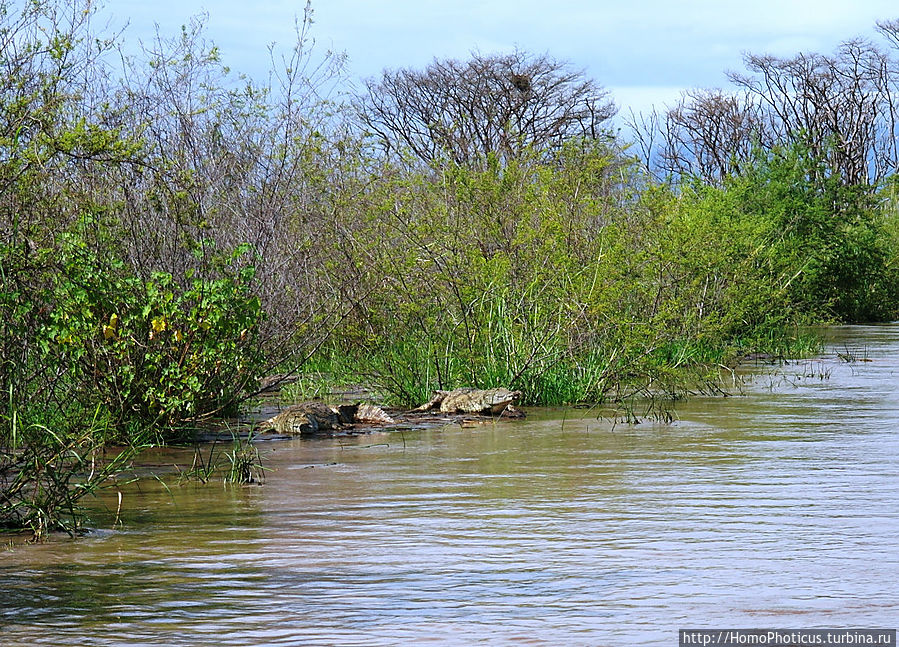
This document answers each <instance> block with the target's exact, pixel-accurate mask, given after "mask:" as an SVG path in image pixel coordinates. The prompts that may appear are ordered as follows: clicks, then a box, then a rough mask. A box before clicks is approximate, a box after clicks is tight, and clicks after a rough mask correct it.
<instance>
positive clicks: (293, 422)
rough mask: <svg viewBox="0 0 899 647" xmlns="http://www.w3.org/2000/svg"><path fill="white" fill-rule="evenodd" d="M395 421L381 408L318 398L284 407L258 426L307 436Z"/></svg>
mask: <svg viewBox="0 0 899 647" xmlns="http://www.w3.org/2000/svg"><path fill="white" fill-rule="evenodd" d="M393 422H394V420H393V418H391V417H390V416H388V415H387V414H386V413H384V410H383V409H381V407H377V406H375V405H373V404H366V403H361V404H360V403H356V404H340V405H336V406H332V405H329V404H325V403H324V402H320V401H311V402H301V403H300V404H295V405H293V406H290V407H287V408H286V409H284V411H282V412H281V413H279V414H278V415H277V416H275V417H273V418H269V419H268V420H266V421H265V422H263V423H262V425H261V428H263V429H272V430H274V431H276V432H278V433H279V434H292V435H300V436H306V435H311V434H318V433H325V432H330V431H338V430H340V429H343V428H344V427H346V426H348V425H354V424H359V423H361V424H391V423H393Z"/></svg>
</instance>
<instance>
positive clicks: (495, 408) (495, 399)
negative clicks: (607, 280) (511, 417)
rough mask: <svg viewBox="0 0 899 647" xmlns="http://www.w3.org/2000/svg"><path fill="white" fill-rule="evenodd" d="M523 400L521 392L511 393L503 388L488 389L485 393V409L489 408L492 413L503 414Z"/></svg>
mask: <svg viewBox="0 0 899 647" xmlns="http://www.w3.org/2000/svg"><path fill="white" fill-rule="evenodd" d="M520 398H521V391H510V390H509V389H504V388H502V387H500V388H496V389H487V390H486V391H484V405H485V406H484V408H485V409H486V408H489V409H490V411H491V412H492V413H495V414H498V413H502V411H503V409H505V408H506V407H507V406H509V405H510V404H513V403H515V402H517V401H518V400H519V399H520Z"/></svg>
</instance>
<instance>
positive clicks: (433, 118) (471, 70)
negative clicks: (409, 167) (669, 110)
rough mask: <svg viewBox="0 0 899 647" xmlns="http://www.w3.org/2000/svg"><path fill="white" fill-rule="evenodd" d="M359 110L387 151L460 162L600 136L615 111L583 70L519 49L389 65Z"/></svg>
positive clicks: (368, 85)
mask: <svg viewBox="0 0 899 647" xmlns="http://www.w3.org/2000/svg"><path fill="white" fill-rule="evenodd" d="M357 108H358V113H359V116H360V118H361V121H362V123H363V124H364V125H365V127H366V128H367V129H368V130H370V131H371V132H372V133H374V135H375V136H376V137H377V138H378V140H379V143H380V145H381V146H382V147H383V149H384V151H386V152H387V154H388V155H390V154H396V153H401V152H403V151H404V150H410V151H411V152H412V153H413V154H414V155H415V156H416V157H418V158H419V159H421V160H424V161H425V162H432V161H434V160H436V159H439V158H442V157H445V156H448V157H449V158H450V159H452V160H453V161H454V162H456V163H458V164H473V163H476V162H477V161H478V160H481V159H483V158H484V157H485V156H486V155H488V154H495V155H497V156H498V157H499V158H500V159H505V160H507V159H513V158H515V157H517V156H519V155H520V154H521V152H522V151H523V150H524V149H525V148H527V147H534V148H537V149H550V148H554V147H557V146H558V145H559V144H560V143H561V142H562V141H564V140H565V139H567V138H571V137H587V138H597V137H599V136H600V135H601V134H602V126H603V124H604V122H606V121H607V120H608V119H609V118H610V117H612V116H613V115H614V114H615V111H616V108H615V105H614V104H613V103H612V101H610V100H609V99H608V92H607V91H606V90H604V89H602V88H601V87H600V86H599V85H597V84H596V83H595V82H594V81H592V80H590V79H587V78H585V76H584V74H583V73H582V72H579V71H573V70H571V69H569V67H568V66H567V65H566V64H565V63H563V62H561V61H557V60H555V59H552V58H550V57H549V56H547V55H541V56H534V55H530V54H527V53H524V52H521V51H515V52H514V53H512V54H498V55H490V56H482V55H480V54H475V55H473V56H472V58H471V59H470V60H468V61H466V62H460V61H455V60H435V61H434V62H433V63H431V65H429V66H428V67H427V68H426V69H425V70H424V71H417V70H412V69H401V70H394V71H391V70H388V71H385V72H384V73H383V75H382V76H381V78H380V79H379V80H369V81H368V82H367V83H366V92H365V93H364V95H363V96H362V97H360V98H359V100H358V103H357Z"/></svg>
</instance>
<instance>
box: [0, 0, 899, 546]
mask: <svg viewBox="0 0 899 647" xmlns="http://www.w3.org/2000/svg"><path fill="white" fill-rule="evenodd" d="M92 12H93V8H92V5H91V3H90V2H88V1H87V0H84V1H83V2H76V3H74V5H72V4H71V3H62V2H54V1H52V0H46V1H39V2H28V3H23V6H18V5H16V4H15V3H12V2H8V1H5V0H0V72H2V73H0V389H2V395H3V404H2V408H0V525H2V526H4V527H11V528H21V527H25V528H31V529H32V530H33V531H34V532H35V534H42V533H44V532H46V531H48V530H51V529H56V528H62V529H66V530H69V531H74V530H76V529H77V527H78V524H79V521H80V514H79V510H78V499H79V498H80V497H81V496H83V495H84V494H86V493H88V492H91V491H93V490H94V489H96V488H97V487H99V486H100V485H101V484H102V483H104V481H105V480H106V479H107V478H108V477H109V476H110V475H112V474H114V473H115V472H116V471H117V470H119V469H120V468H122V467H123V466H124V465H125V464H126V463H127V461H128V460H129V459H130V457H131V456H133V454H134V453H135V452H137V451H138V450H139V449H140V448H141V447H144V446H147V445H150V444H156V443H160V442H170V441H173V440H181V439H185V438H189V437H190V434H191V429H192V428H194V427H195V426H196V425H197V424H198V423H199V422H200V421H202V420H204V419H206V418H209V417H211V416H221V415H224V414H228V413H233V412H235V411H236V410H238V409H239V407H240V406H241V404H242V403H243V402H245V401H246V400H247V399H248V398H250V397H252V396H253V395H254V394H255V392H256V391H257V384H258V382H257V380H258V379H259V378H260V377H262V376H263V375H265V374H267V373H270V372H272V371H273V370H275V369H277V370H279V371H281V372H287V373H291V372H303V373H305V374H310V375H311V374H320V375H325V376H327V377H326V379H327V380H330V381H332V382H343V383H347V384H350V383H352V384H358V383H362V384H365V385H367V386H370V387H372V388H375V389H377V390H378V392H380V393H383V394H384V397H385V398H386V399H388V400H390V401H391V402H392V403H393V404H397V405H411V404H419V403H421V402H424V401H426V400H428V399H429V397H430V394H431V391H432V390H433V389H436V388H452V387H456V386H460V385H471V386H476V387H483V388H486V387H491V386H497V385H504V386H507V387H509V388H514V389H517V390H520V391H522V392H523V393H524V399H523V403H524V404H564V403H577V402H602V401H608V400H615V399H627V398H629V397H633V396H634V395H639V394H650V393H651V394H658V393H662V394H665V395H668V396H672V397H678V396H681V395H683V394H685V393H688V392H690V391H692V390H697V389H699V390H701V389H704V388H715V381H714V380H715V378H714V377H713V376H714V374H715V371H717V367H718V365H722V364H724V365H727V364H731V363H733V362H734V361H735V360H736V359H737V358H738V357H739V356H740V355H741V354H745V353H749V352H753V351H766V352H773V353H776V354H784V355H788V354H790V353H791V352H796V351H797V349H801V348H804V347H805V348H807V347H808V344H810V343H813V341H810V338H809V335H808V334H805V333H803V332H801V331H802V330H803V326H804V325H806V324H810V323H820V322H830V321H875V320H888V319H892V318H895V317H896V315H897V311H899V266H897V258H899V217H897V211H896V205H897V202H896V183H895V178H894V177H893V176H891V175H889V174H885V173H883V172H882V169H884V168H888V167H890V166H889V164H888V163H887V162H889V159H888V158H889V155H890V154H893V155H894V157H895V155H896V150H897V146H896V145H895V132H896V124H892V123H890V124H886V125H885V123H886V122H885V121H884V120H885V119H886V118H887V117H888V116H889V115H895V114H897V113H899V111H895V110H894V109H895V108H896V107H897V106H896V101H895V100H894V99H893V98H894V97H897V96H899V89H897V88H896V83H897V81H896V79H897V74H896V72H899V63H897V62H896V60H895V59H894V58H891V57H890V55H889V52H884V51H881V50H880V49H877V48H876V47H875V46H874V45H870V44H868V45H864V44H859V42H858V41H851V43H855V45H853V46H852V47H855V49H853V48H852V47H850V44H849V43H847V45H846V47H845V48H843V49H842V50H841V52H840V53H839V55H838V56H837V57H832V58H827V57H820V58H813V57H811V58H809V59H808V60H807V62H810V63H814V64H815V65H818V66H819V67H823V68H826V67H827V65H831V67H832V68H833V69H834V70H842V71H843V72H847V70H849V68H850V66H849V65H848V63H847V60H848V59H846V57H851V56H858V57H862V58H864V57H865V56H867V57H868V58H872V57H874V53H877V54H878V56H879V58H877V60H879V61H881V63H882V65H883V66H886V68H885V69H886V70H887V71H886V72H884V75H883V76H882V78H881V77H878V78H877V79H868V78H867V77H866V78H865V79H862V80H860V83H861V82H864V83H868V84H869V85H870V86H871V87H873V88H875V89H877V91H878V92H879V94H878V97H880V98H879V100H878V102H875V103H872V104H866V105H868V106H869V108H870V110H872V111H874V112H873V113H872V114H858V115H857V114H856V112H857V111H856V112H851V114H852V115H854V117H853V118H854V119H855V120H856V122H858V123H867V124H879V125H878V127H877V128H875V129H873V130H872V129H868V130H864V129H862V130H863V131H864V132H871V133H873V132H875V131H876V133H879V134H878V137H881V139H877V140H876V141H875V142H872V143H871V145H870V146H869V147H868V148H867V149H865V148H861V149H858V148H857V147H856V146H857V144H858V138H857V137H855V138H853V137H852V136H850V135H851V133H846V132H842V131H841V130H840V122H839V121H833V120H831V121H828V120H822V119H819V118H818V117H819V116H820V115H821V114H823V113H822V112H821V111H822V110H823V108H820V110H815V109H809V110H808V111H807V114H808V116H809V120H808V122H807V123H805V124H803V123H796V120H795V119H793V118H792V117H791V119H792V120H791V121H789V122H787V121H784V120H783V119H780V120H779V117H780V116H782V114H783V115H786V114H789V115H791V116H794V115H795V114H798V113H795V111H794V112H789V111H787V110H785V109H784V110H781V108H783V106H784V105H785V104H786V103H789V102H790V101H794V100H798V99H797V94H799V93H802V92H804V91H806V90H804V89H803V88H806V89H808V88H809V87H810V86H809V84H808V83H806V84H805V85H803V84H802V83H800V81H801V79H799V78H798V77H797V78H796V79H794V81H795V82H794V83H793V85H792V86H790V87H792V88H793V89H792V90H791V91H790V92H791V93H788V96H780V95H774V94H772V93H771V92H769V90H770V88H769V89H768V90H766V89H765V87H763V85H761V81H759V80H758V78H757V77H755V76H751V75H750V76H746V77H740V78H739V79H736V81H737V82H738V83H739V87H741V88H743V89H744V90H745V94H744V95H742V98H741V97H740V96H738V95H737V94H734V95H733V96H731V97H727V96H724V95H722V94H720V93H719V94H715V93H696V94H695V95H692V96H693V98H692V103H691V102H690V101H689V100H688V98H685V100H684V103H682V104H681V105H679V106H676V107H675V108H673V109H671V110H670V111H669V112H668V113H666V114H664V115H655V116H654V117H653V118H651V119H649V120H648V121H643V122H642V124H641V125H642V129H641V128H640V127H638V125H637V124H633V127H634V133H633V137H632V139H633V141H634V142H635V143H636V146H635V145H632V144H631V143H629V142H628V141H627V139H625V138H624V137H623V136H616V135H613V134H612V131H611V129H610V127H609V124H610V119H611V118H612V116H613V115H614V112H615V110H614V105H613V104H612V103H611V101H610V100H609V97H608V96H607V93H606V92H605V91H603V90H602V89H601V88H600V87H599V86H598V85H597V84H596V83H595V82H593V81H592V80H589V79H586V78H585V77H584V76H583V75H582V74H580V73H578V72H575V71H572V70H571V69H570V68H569V67H568V66H567V65H565V64H563V63H560V62H558V61H555V60H554V59H551V58H550V57H548V56H542V57H535V56H531V55H528V54H526V53H523V52H515V53H514V54H513V55H502V56H500V55H497V56H481V55H477V56H474V57H473V58H472V60H471V61H470V62H468V63H458V62H455V61H435V62H434V64H433V65H432V66H430V67H428V68H427V69H426V70H424V71H415V70H401V71H398V72H397V71H394V72H385V73H384V76H383V78H381V79H380V80H378V79H375V80H371V81H369V82H368V84H367V85H366V89H365V91H364V92H362V93H361V94H360V95H358V96H356V97H350V96H343V95H341V94H339V92H338V91H337V90H336V88H338V87H339V86H340V80H341V78H342V77H341V75H342V74H343V71H342V67H341V65H342V61H341V60H340V58H339V57H334V56H330V55H327V56H324V57H318V55H317V54H316V53H315V52H313V51H312V50H311V48H310V40H309V35H308V33H307V31H306V30H307V29H308V26H309V24H310V21H309V20H308V17H309V14H308V12H309V8H308V7H307V20H306V21H304V22H303V23H301V25H300V30H299V32H298V34H297V43H296V46H295V48H294V49H293V50H292V51H291V54H290V55H289V56H287V57H286V59H285V60H284V65H283V66H281V67H279V68H277V69H275V70H274V71H273V74H272V76H271V77H270V80H269V82H268V83H267V84H259V83H256V82H254V81H252V80H248V79H244V78H240V79H237V78H235V77H234V75H232V74H231V73H230V72H229V70H228V69H227V68H226V67H225V66H224V64H223V63H222V61H221V60H220V56H219V52H218V50H217V49H216V48H215V47H214V46H212V45H210V44H208V43H206V42H205V41H204V39H203V25H202V23H201V22H195V23H193V24H191V25H188V26H186V27H185V28H184V30H183V31H182V33H181V34H180V35H178V36H177V37H175V38H173V39H170V40H168V39H166V38H164V37H161V36H160V37H158V38H157V40H156V41H155V42H154V43H153V44H151V45H150V46H148V47H147V48H146V49H145V50H144V51H143V53H142V55H140V56H136V57H124V56H114V54H116V48H117V43H116V41H115V39H114V38H107V37H106V36H104V35H103V34H96V33H94V32H93V31H92V27H91V19H90V18H91V15H92ZM880 28H881V31H882V33H883V34H884V35H886V36H887V39H888V40H889V42H890V43H892V44H893V45H896V44H897V43H899V40H897V39H896V38H895V35H896V33H899V29H897V27H896V25H892V24H890V23H887V24H885V25H881V26H880ZM891 37H892V39H891ZM865 47H867V48H868V49H865ZM859 48H861V49H859ZM840 57H842V58H840ZM117 60H118V61H122V60H124V61H125V63H124V64H125V68H126V69H125V70H124V72H125V73H121V72H116V71H114V70H113V68H112V61H117ZM804 60H805V59H804ZM865 60H867V59H865ZM781 63H782V64H781ZM747 64H748V67H749V70H750V72H751V73H756V74H761V75H765V74H770V73H773V72H775V71H776V72H777V73H778V74H781V75H786V74H788V70H789V69H791V68H789V66H787V65H786V63H784V62H778V61H777V60H775V59H760V58H753V57H750V59H749V60H748V62H747ZM805 69H806V68H802V67H801V66H800V67H795V70H796V72H795V73H796V74H797V75H798V74H800V73H804V72H803V70H805ZM816 69H817V68H816ZM858 69H859V70H862V68H861V67H859V68H858ZM864 69H865V70H867V69H868V68H864ZM850 71H851V70H850ZM847 73H848V72H847ZM859 73H861V72H859ZM866 73H867V72H866ZM764 78H768V77H764ZM812 78H814V79H817V78H818V77H815V76H814V75H811V76H810V77H809V79H812ZM809 79H806V81H808V80H809ZM878 82H880V83H881V84H880V85H877V83H878ZM836 90H839V88H836ZM836 90H835V92H836ZM766 92H768V94H766ZM808 92H809V97H807V98H806V103H805V104H803V105H807V104H808V102H809V101H811V100H812V98H814V97H820V96H823V95H821V94H820V93H818V94H816V93H814V92H812V91H811V89H808ZM891 93H892V94H891ZM825 94H826V93H825ZM834 96H836V95H834ZM834 100H836V99H834ZM831 107H834V106H831ZM837 108H839V109H844V108H845V109H846V110H850V108H851V109H853V110H854V106H843V107H842V108H840V107H839V106H836V107H835V109H837ZM887 108H889V109H890V111H887V112H884V111H886V110H887ZM728 115H730V116H734V115H737V116H739V117H740V118H739V119H736V118H734V119H730V120H728V119H725V117H728ZM866 119H867V121H865V120H866ZM853 123H855V122H853ZM716 124H717V126H716ZM721 124H729V125H730V130H726V132H725V130H722V128H721ZM856 125H858V124H856ZM716 128H717V129H716ZM859 132H861V131H859ZM659 133H661V137H658V138H657V136H658V135H659ZM703 133H706V134H707V133H718V136H719V138H718V139H717V140H714V138H710V137H705V136H703ZM722 133H724V134H722ZM884 133H886V134H885V135H884ZM725 135H726V136H725ZM884 137H885V139H884ZM654 138H657V139H654ZM656 140H657V141H661V142H663V145H662V146H661V148H659V147H658V146H656V145H654V144H653V142H654V141H656ZM890 142H892V144H891V143H890ZM850 148H851V150H850ZM637 151H640V153H639V154H638V153H637ZM859 151H860V152H859ZM891 151H892V153H891ZM859 156H861V157H859ZM892 161H893V162H896V161H897V160H892ZM868 166H869V167H870V169H871V173H864V172H862V171H863V170H864V168H867V167H868ZM890 168H896V164H895V163H894V164H893V165H892V167H890ZM109 444H115V445H116V446H118V447H119V448H121V447H125V448H127V449H126V450H124V451H122V450H121V449H117V451H116V452H115V454H114V456H115V458H111V457H104V455H103V448H104V447H106V446H108V445H109ZM227 459H228V461H229V465H230V468H229V469H230V477H231V479H232V480H234V481H237V482H246V481H251V480H258V479H259V478H260V477H261V473H260V472H259V465H258V463H259V461H258V454H257V453H256V450H255V448H254V447H253V445H252V444H251V443H244V442H236V443H235V446H234V448H233V450H232V451H231V452H230V453H228V454H227ZM210 460H211V459H210Z"/></svg>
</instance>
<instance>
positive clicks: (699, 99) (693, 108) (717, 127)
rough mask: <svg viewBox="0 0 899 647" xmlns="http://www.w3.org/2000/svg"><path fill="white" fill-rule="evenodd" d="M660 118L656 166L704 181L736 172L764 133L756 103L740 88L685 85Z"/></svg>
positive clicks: (763, 116) (761, 116)
mask: <svg viewBox="0 0 899 647" xmlns="http://www.w3.org/2000/svg"><path fill="white" fill-rule="evenodd" d="M664 120H665V123H664V126H663V131H664V134H663V143H662V150H661V151H660V155H659V160H658V163H659V165H660V167H661V168H662V169H663V170H664V171H666V172H668V173H673V174H676V175H685V174H690V175H698V176H699V177H702V178H703V179H705V180H706V181H708V182H716V181H721V180H723V179H724V178H725V177H727V176H728V175H732V174H737V173H739V172H740V169H741V167H742V166H743V164H744V163H745V162H746V160H748V159H749V158H750V156H751V154H752V149H753V147H754V146H756V145H759V144H764V143H767V141H766V140H767V139H768V125H767V123H766V119H765V115H764V113H763V111H762V110H761V109H760V106H759V105H758V103H757V102H756V101H753V98H752V97H751V96H747V95H744V94H740V93H727V92H724V91H722V90H690V91H688V92H686V93H684V95H683V96H682V97H681V100H680V102H679V103H678V104H677V105H676V106H674V107H673V108H670V109H668V110H667V111H666V112H665V115H664Z"/></svg>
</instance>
